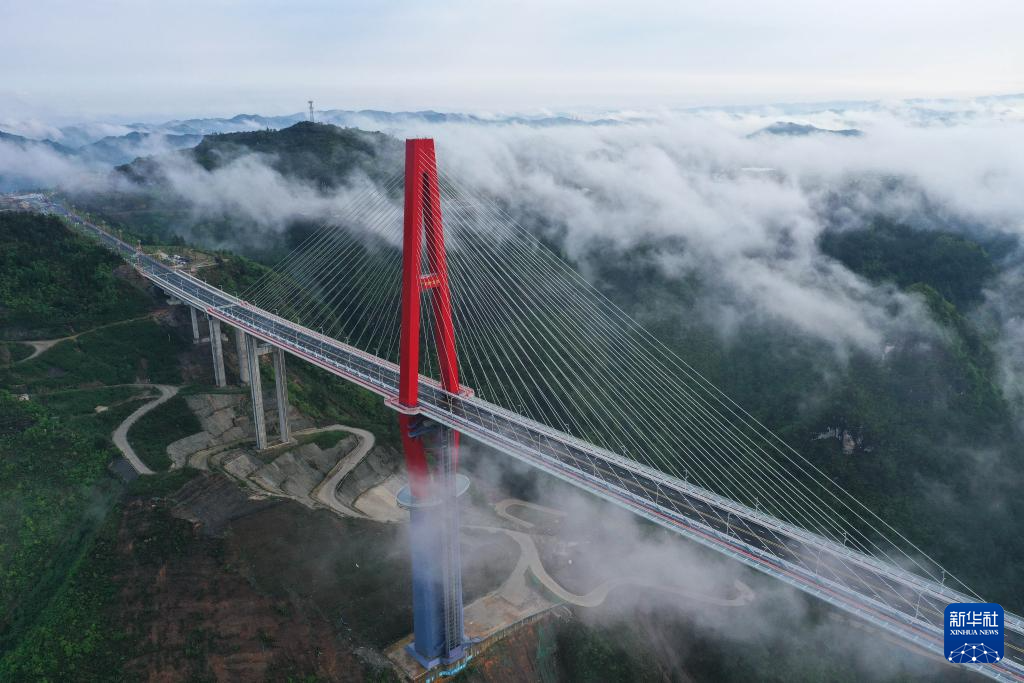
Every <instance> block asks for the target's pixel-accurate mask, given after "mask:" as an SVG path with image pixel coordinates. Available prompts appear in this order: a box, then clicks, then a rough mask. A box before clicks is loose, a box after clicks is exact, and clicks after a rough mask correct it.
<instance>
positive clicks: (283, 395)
mask: <svg viewBox="0 0 1024 683" xmlns="http://www.w3.org/2000/svg"><path fill="white" fill-rule="evenodd" d="M273 353H274V391H275V393H276V396H277V427H278V430H277V431H278V434H279V435H280V436H281V443H288V442H289V441H291V440H292V432H291V426H290V425H289V424H288V373H287V370H286V369H285V364H284V351H282V350H281V349H280V347H276V346H275V347H274V352H273Z"/></svg>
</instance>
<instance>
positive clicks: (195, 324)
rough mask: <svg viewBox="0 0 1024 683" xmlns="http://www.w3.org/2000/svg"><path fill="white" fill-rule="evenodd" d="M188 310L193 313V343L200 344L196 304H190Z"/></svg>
mask: <svg viewBox="0 0 1024 683" xmlns="http://www.w3.org/2000/svg"><path fill="white" fill-rule="evenodd" d="M188 312H189V313H191V314H192V343H193V344H198V343H199V342H200V340H201V339H200V337H199V316H198V315H197V314H196V309H195V307H194V306H189V307H188Z"/></svg>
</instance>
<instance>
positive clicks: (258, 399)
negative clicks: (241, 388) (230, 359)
mask: <svg viewBox="0 0 1024 683" xmlns="http://www.w3.org/2000/svg"><path fill="white" fill-rule="evenodd" d="M242 337H243V339H244V341H245V358H246V363H247V364H248V366H249V370H250V372H249V391H250V394H251V395H252V426H253V430H254V431H255V432H256V448H257V449H259V450H261V451H262V450H263V449H265V448H266V447H267V420H266V414H265V413H264V412H263V380H262V378H261V377H260V360H259V348H258V346H259V340H258V339H256V337H253V336H251V335H248V334H245V333H244V332H243V333H242ZM239 365H241V363H239Z"/></svg>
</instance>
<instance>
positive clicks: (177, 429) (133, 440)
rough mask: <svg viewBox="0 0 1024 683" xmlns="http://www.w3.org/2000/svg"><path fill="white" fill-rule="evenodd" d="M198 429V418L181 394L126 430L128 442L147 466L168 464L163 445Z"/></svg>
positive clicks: (157, 468)
mask: <svg viewBox="0 0 1024 683" xmlns="http://www.w3.org/2000/svg"><path fill="white" fill-rule="evenodd" d="M201 430H202V425H200V424H199V419H198V418H197V417H196V416H195V415H194V414H193V413H192V409H191V408H189V407H188V403H187V402H186V401H185V399H184V398H182V397H181V396H175V397H174V398H172V399H170V400H169V401H167V402H166V403H164V404H162V405H159V406H157V407H156V408H154V409H153V410H151V411H150V412H148V413H146V414H145V415H143V416H142V417H141V418H139V421H138V422H136V423H135V424H134V425H132V428H131V429H130V430H129V431H128V442H129V443H130V444H131V445H132V448H134V449H135V452H136V453H138V455H139V457H140V458H142V461H143V462H144V463H146V465H148V466H149V468H150V469H152V470H154V471H157V472H160V471H164V470H167V469H170V467H171V459H170V457H168V455H167V447H168V446H169V445H170V444H172V443H174V442H175V441H177V440H178V439H183V438H185V437H186V436H191V435H192V434H195V433H196V432H198V431H201Z"/></svg>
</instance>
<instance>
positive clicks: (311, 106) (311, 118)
mask: <svg viewBox="0 0 1024 683" xmlns="http://www.w3.org/2000/svg"><path fill="white" fill-rule="evenodd" d="M306 101H307V102H309V122H310V123H316V121H314V120H313V100H306Z"/></svg>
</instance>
